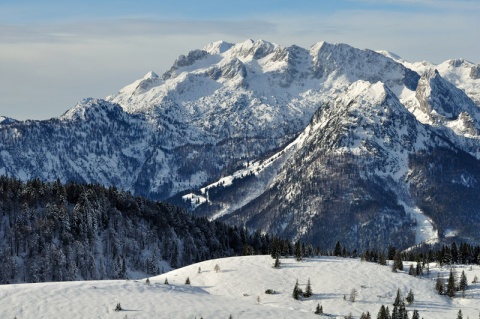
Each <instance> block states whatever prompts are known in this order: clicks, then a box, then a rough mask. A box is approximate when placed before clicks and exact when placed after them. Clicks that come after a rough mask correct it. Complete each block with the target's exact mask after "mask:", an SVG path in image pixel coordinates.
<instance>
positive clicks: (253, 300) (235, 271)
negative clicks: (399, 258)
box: [0, 256, 480, 319]
mask: <svg viewBox="0 0 480 319" xmlns="http://www.w3.org/2000/svg"><path fill="white" fill-rule="evenodd" d="M215 265H218V266H219V268H220V271H218V272H216V271H214V268H215ZM272 265H273V260H272V258H271V257H270V256H248V257H234V258H225V259H217V260H210V261H205V262H202V263H198V264H194V265H191V266H188V267H185V268H181V269H178V270H174V271H171V272H169V273H166V274H163V275H161V276H158V277H152V278H149V281H150V284H147V283H146V280H139V281H136V280H130V281H86V282H64V283H41V284H22V285H6V286H0V296H1V298H0V309H1V313H2V317H3V318H19V319H20V318H38V319H43V318H48V319H52V318H136V319H141V318H169V319H185V318H187V319H194V318H204V319H227V318H229V316H230V315H231V317H232V318H235V319H237V318H238V319H257V318H312V319H313V318H344V316H347V315H349V314H350V313H351V314H352V316H353V318H359V317H360V315H361V314H362V313H363V312H367V311H368V312H370V315H371V317H372V318H376V316H377V313H378V311H379V310H380V307H381V306H382V305H384V306H388V307H389V309H390V311H392V309H393V305H392V304H393V302H394V299H395V296H396V293H397V289H400V290H401V293H402V296H403V297H406V295H407V293H408V292H409V290H410V289H411V290H412V292H413V294H414V297H415V298H414V299H415V300H414V302H413V303H412V304H411V305H408V306H407V310H408V312H409V316H410V317H412V313H413V310H417V311H418V312H419V314H420V317H422V318H425V319H450V318H456V316H457V314H458V311H459V310H461V311H462V314H463V318H468V317H469V318H477V317H478V313H479V303H478V300H479V297H480V284H479V283H476V284H471V283H470V282H471V281H472V280H473V278H474V276H475V275H476V276H477V277H478V276H480V268H479V267H478V266H472V267H470V266H468V267H467V266H456V267H455V271H456V273H457V275H460V273H461V272H462V270H464V271H465V274H466V276H467V279H468V282H469V287H468V289H467V290H466V293H465V297H461V296H460V294H458V295H459V296H458V297H455V298H453V299H451V298H449V297H446V296H440V295H438V294H437V293H436V291H435V289H434V286H435V279H436V277H437V273H440V274H441V276H442V278H444V279H446V278H447V277H448V274H449V268H448V267H444V268H438V267H436V265H435V264H431V265H430V273H429V274H425V275H423V276H422V277H413V276H409V275H408V274H406V273H404V272H397V273H393V272H392V271H391V268H390V267H389V266H380V265H378V264H374V263H367V262H362V261H360V260H359V259H344V258H334V257H321V258H312V259H307V260H305V261H302V262H297V261H295V260H294V259H281V268H280V269H275V268H272ZM406 266H408V265H407V264H406ZM406 268H408V267H406ZM187 278H189V279H190V285H185V281H186V279H187ZM165 279H168V283H169V284H168V285H165V284H164V282H165ZM296 280H298V282H299V286H300V288H302V289H303V290H305V287H306V284H307V282H308V280H310V282H311V286H312V290H313V296H312V297H310V298H308V299H301V300H294V299H293V298H292V291H293V288H294V285H295V282H296ZM267 289H271V290H274V292H275V293H274V294H265V291H266V290H267ZM353 289H355V290H356V291H357V293H356V295H355V297H356V298H355V299H356V300H355V302H352V301H350V295H351V292H352V290H353ZM344 296H345V299H346V300H345V299H344ZM118 303H119V304H120V305H121V308H122V309H123V310H122V311H118V312H117V311H114V309H115V308H116V305H117V304H118ZM318 304H320V305H321V306H322V307H323V312H324V315H320V316H319V315H316V314H314V311H315V308H316V306H317V305H318Z"/></svg>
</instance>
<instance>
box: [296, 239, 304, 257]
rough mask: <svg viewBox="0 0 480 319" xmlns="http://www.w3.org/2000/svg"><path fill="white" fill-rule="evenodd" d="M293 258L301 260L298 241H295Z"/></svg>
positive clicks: (300, 248) (300, 247)
mask: <svg viewBox="0 0 480 319" xmlns="http://www.w3.org/2000/svg"><path fill="white" fill-rule="evenodd" d="M295 259H296V260H297V261H300V260H302V244H301V243H300V241H297V242H296V243H295Z"/></svg>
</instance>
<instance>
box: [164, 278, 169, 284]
mask: <svg viewBox="0 0 480 319" xmlns="http://www.w3.org/2000/svg"><path fill="white" fill-rule="evenodd" d="M164 284H165V285H168V278H166V277H165V281H164Z"/></svg>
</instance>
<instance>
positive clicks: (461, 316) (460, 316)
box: [457, 309, 463, 319]
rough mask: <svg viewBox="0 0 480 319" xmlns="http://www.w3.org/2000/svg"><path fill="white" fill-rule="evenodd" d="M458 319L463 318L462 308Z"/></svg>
mask: <svg viewBox="0 0 480 319" xmlns="http://www.w3.org/2000/svg"><path fill="white" fill-rule="evenodd" d="M457 319H463V314H462V309H460V310H459V311H458V315H457Z"/></svg>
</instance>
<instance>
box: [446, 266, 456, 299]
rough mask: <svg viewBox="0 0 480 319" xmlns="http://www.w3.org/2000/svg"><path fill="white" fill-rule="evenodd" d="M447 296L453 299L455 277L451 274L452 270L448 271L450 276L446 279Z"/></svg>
mask: <svg viewBox="0 0 480 319" xmlns="http://www.w3.org/2000/svg"><path fill="white" fill-rule="evenodd" d="M447 296H449V297H450V298H453V297H455V275H454V274H453V268H451V269H450V276H449V277H448V282H447Z"/></svg>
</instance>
